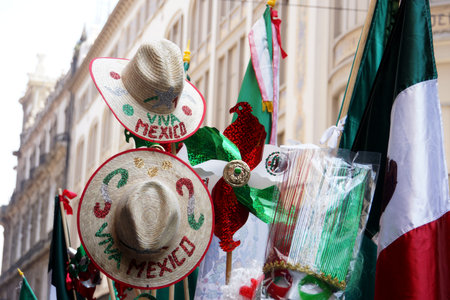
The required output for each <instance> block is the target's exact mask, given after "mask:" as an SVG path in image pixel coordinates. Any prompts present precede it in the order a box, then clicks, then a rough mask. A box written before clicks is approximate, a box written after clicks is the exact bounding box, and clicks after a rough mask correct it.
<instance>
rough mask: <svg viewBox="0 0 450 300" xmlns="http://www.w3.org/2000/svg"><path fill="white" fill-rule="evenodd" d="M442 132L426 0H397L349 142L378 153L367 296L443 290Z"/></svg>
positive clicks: (448, 244)
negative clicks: (372, 273) (372, 271)
mask: <svg viewBox="0 0 450 300" xmlns="http://www.w3.org/2000/svg"><path fill="white" fill-rule="evenodd" d="M442 132H443V130H442V120H441V110H440V104H439V99H438V92H437V72H436V66H435V61H434V52H433V40H432V31H431V22H430V8H429V3H428V1H424V0H407V1H402V2H401V4H400V8H399V12H398V16H397V19H396V22H395V25H394V28H393V30H392V34H391V36H390V39H389V41H388V44H387V46H386V50H385V52H384V54H383V58H382V61H381V64H380V67H379V69H378V73H377V77H376V78H375V81H374V84H373V87H372V91H371V93H370V97H369V99H368V104H367V107H366V109H365V112H364V115H363V118H362V121H361V124H360V127H359V129H358V132H357V135H356V138H355V142H354V144H353V147H352V150H353V151H360V150H365V151H374V152H380V153H382V154H383V161H382V164H381V168H380V175H379V178H378V184H377V189H376V192H375V198H374V206H373V207H372V212H371V215H370V222H371V224H372V225H373V224H378V221H379V225H380V232H379V236H378V258H377V263H376V281H375V299H448V295H450V285H449V282H450V200H449V195H448V189H449V188H448V174H447V166H446V163H445V156H444V146H443V139H442V135H443V134H442ZM371 224H369V225H371ZM373 228H375V229H376V226H373Z"/></svg>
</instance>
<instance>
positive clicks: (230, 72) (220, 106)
mask: <svg viewBox="0 0 450 300" xmlns="http://www.w3.org/2000/svg"><path fill="white" fill-rule="evenodd" d="M244 43H245V38H243V37H242V38H240V39H239V40H238V42H236V43H235V44H234V45H232V46H231V47H230V48H228V49H227V50H226V52H225V53H224V54H222V55H221V56H219V60H218V62H217V77H216V78H217V85H216V95H215V100H216V101H217V102H216V105H217V109H216V116H215V119H216V120H217V124H216V125H217V126H218V128H219V130H220V131H222V130H223V129H225V128H226V126H228V125H229V124H230V123H231V118H232V114H230V113H229V110H230V108H231V107H233V106H234V105H235V104H236V102H237V99H238V95H239V90H240V87H241V82H242V77H243V68H242V67H241V66H242V65H246V62H244V57H243V56H244V51H241V49H242V48H243V47H244V46H245V44H244Z"/></svg>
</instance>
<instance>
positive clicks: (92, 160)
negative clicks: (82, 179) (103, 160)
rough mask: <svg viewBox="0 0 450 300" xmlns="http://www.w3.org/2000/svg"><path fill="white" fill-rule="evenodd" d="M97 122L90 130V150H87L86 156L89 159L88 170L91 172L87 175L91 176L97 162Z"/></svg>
mask: <svg viewBox="0 0 450 300" xmlns="http://www.w3.org/2000/svg"><path fill="white" fill-rule="evenodd" d="M97 127H98V125H97V123H95V124H94V125H93V126H92V127H91V130H90V131H89V138H88V145H87V146H88V152H87V157H86V161H87V163H86V164H87V168H86V170H87V171H88V172H89V174H87V177H90V173H91V171H92V169H93V168H95V167H96V162H97V159H96V158H97Z"/></svg>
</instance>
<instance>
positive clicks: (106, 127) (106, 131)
mask: <svg viewBox="0 0 450 300" xmlns="http://www.w3.org/2000/svg"><path fill="white" fill-rule="evenodd" d="M111 117H112V112H111V111H110V110H109V109H108V108H106V109H105V111H104V112H103V118H102V126H103V130H102V138H101V139H102V144H101V148H102V152H106V151H107V150H108V149H109V148H110V147H111V139H112V132H111V126H112V122H111Z"/></svg>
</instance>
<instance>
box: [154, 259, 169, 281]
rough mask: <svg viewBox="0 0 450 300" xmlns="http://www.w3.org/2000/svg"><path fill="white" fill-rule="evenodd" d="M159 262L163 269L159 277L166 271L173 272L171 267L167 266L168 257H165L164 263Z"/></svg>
mask: <svg viewBox="0 0 450 300" xmlns="http://www.w3.org/2000/svg"><path fill="white" fill-rule="evenodd" d="M157 264H158V267H159V268H160V269H161V271H159V277H162V276H163V275H164V272H165V271H167V272H169V273H172V270H171V269H169V267H166V265H167V258H164V262H163V263H162V264H160V263H159V262H158V263H157Z"/></svg>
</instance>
